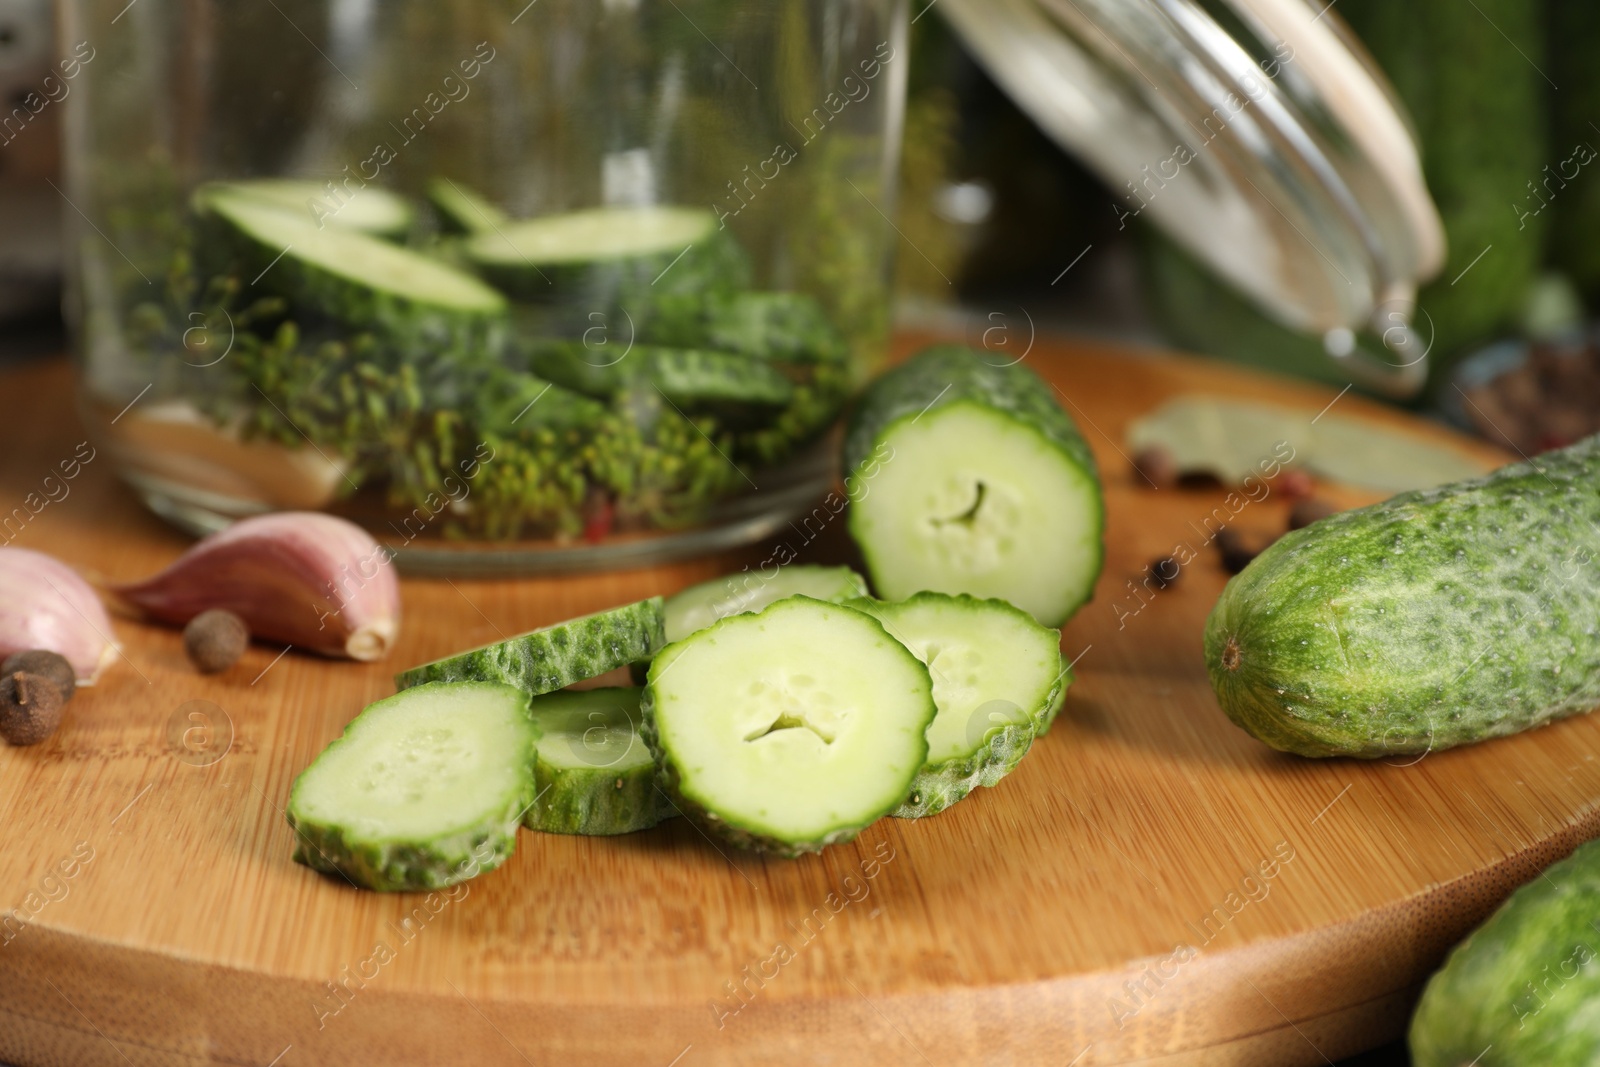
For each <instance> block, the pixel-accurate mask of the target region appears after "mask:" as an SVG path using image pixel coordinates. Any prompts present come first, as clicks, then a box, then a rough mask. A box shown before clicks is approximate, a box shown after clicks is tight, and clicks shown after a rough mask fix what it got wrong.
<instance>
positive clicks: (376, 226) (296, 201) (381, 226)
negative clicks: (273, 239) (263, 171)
mask: <svg viewBox="0 0 1600 1067" xmlns="http://www.w3.org/2000/svg"><path fill="white" fill-rule="evenodd" d="M330 186H332V188H330ZM217 194H222V195H223V196H224V197H227V196H243V197H247V198H249V199H252V200H257V201H260V202H261V203H262V204H263V205H266V206H268V207H273V208H277V209H278V210H280V211H283V212H285V213H287V214H289V215H292V216H293V217H295V218H296V219H298V220H299V221H301V222H306V223H310V224H311V225H313V226H318V227H319V228H320V227H323V226H332V227H335V228H337V229H341V230H355V231H356V232H358V233H365V234H371V235H373V236H375V237H402V236H404V235H405V233H406V231H407V230H409V229H411V224H412V223H413V222H414V221H415V220H416V212H415V211H414V210H413V209H412V207H411V204H410V203H408V202H407V201H406V199H405V198H404V197H402V196H399V195H397V194H395V193H392V192H390V191H389V190H387V189H382V188H379V187H378V186H375V185H365V186H361V187H354V186H352V187H350V188H340V187H338V186H337V184H336V183H333V182H317V181H313V180H311V179H309V178H256V179H251V180H244V181H229V182H214V183H211V184H209V185H205V186H202V187H201V188H200V190H199V192H198V193H197V194H196V201H197V203H200V204H201V205H209V203H210V200H211V198H212V197H213V196H215V195H217Z"/></svg>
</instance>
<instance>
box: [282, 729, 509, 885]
mask: <svg viewBox="0 0 1600 1067" xmlns="http://www.w3.org/2000/svg"><path fill="white" fill-rule="evenodd" d="M528 755H529V760H530V761H531V760H532V758H533V753H532V746H531V745H530V746H529V754H528ZM526 803H527V801H526V800H525V799H519V800H518V802H517V803H515V804H511V805H508V806H507V808H506V810H505V811H504V812H501V813H497V814H496V816H495V817H494V818H493V819H490V820H487V821H485V822H484V823H483V824H482V825H481V826H478V827H474V828H473V829H472V830H470V831H463V832H462V833H460V834H457V835H455V836H453V837H449V838H436V839H434V840H432V841H430V842H429V843H428V846H427V847H425V848H424V847H420V846H417V845H414V844H411V843H408V842H394V841H353V840H350V839H349V838H347V837H346V836H345V835H344V832H343V830H342V829H341V828H340V827H338V826H333V825H325V824H320V823H313V822H307V821H304V820H296V818H295V817H294V814H293V800H292V799H291V801H290V814H289V825H290V826H293V827H294V828H295V848H294V861H295V862H296V863H303V864H305V865H306V866H307V867H310V868H311V869H312V870H314V871H321V872H322V873H324V874H334V875H343V876H344V877H346V878H348V879H350V881H352V882H354V883H355V884H356V885H358V886H361V887H363V888H365V889H375V890H377V891H379V892H384V893H404V892H414V891H418V890H425V889H443V888H444V887H445V886H451V885H455V884H456V883H458V882H465V881H467V880H468V879H471V878H476V877H477V876H478V875H480V874H483V873H484V872H486V871H492V870H494V869H495V868H496V867H498V866H500V864H501V863H502V862H504V861H505V859H506V857H507V856H509V855H511V852H512V850H513V848H515V846H516V843H517V826H518V825H519V816H520V815H521V813H522V808H523V806H524V805H525V804H526Z"/></svg>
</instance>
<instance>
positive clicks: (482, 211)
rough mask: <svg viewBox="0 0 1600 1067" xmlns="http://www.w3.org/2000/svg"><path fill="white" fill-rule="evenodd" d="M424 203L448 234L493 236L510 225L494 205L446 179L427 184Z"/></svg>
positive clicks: (455, 182) (435, 179)
mask: <svg viewBox="0 0 1600 1067" xmlns="http://www.w3.org/2000/svg"><path fill="white" fill-rule="evenodd" d="M428 202H429V203H430V204H432V205H433V209H434V211H435V212H437V213H438V215H439V219H440V221H441V222H443V223H444V228H445V229H446V230H447V231H448V232H451V233H466V234H473V233H493V232H494V231H495V230H497V229H502V228H504V227H506V226H508V225H510V224H511V218H510V216H508V215H507V214H506V213H505V212H504V211H503V210H501V208H500V207H499V206H498V205H496V204H492V203H490V202H489V201H488V200H486V199H485V198H483V197H482V196H480V195H478V194H477V193H476V192H474V191H473V190H471V189H469V188H468V187H467V186H465V185H463V184H461V183H460V182H457V181H454V180H452V179H450V178H434V179H433V180H432V181H430V182H428Z"/></svg>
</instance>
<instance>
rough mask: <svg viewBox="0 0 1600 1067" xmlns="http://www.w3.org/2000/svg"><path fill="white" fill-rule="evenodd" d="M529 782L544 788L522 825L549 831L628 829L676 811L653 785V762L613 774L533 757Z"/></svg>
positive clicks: (605, 833) (601, 833)
mask: <svg viewBox="0 0 1600 1067" xmlns="http://www.w3.org/2000/svg"><path fill="white" fill-rule="evenodd" d="M641 743H642V742H641ZM534 785H535V789H536V790H542V791H543V792H542V793H541V794H540V795H539V800H538V801H537V803H535V804H534V805H533V807H531V808H529V809H528V813H527V814H526V815H524V816H523V817H522V825H524V826H526V827H527V828H528V829H530V830H540V831H543V832H544V833H548V834H582V835H584V836H587V837H609V836H613V835H616V834H631V833H633V832H634V831H636V830H648V829H650V827H652V826H654V825H656V824H657V823H659V822H661V821H662V820H663V819H670V818H672V817H673V816H674V815H676V814H677V812H676V811H674V810H673V807H672V805H671V803H670V802H668V800H667V798H666V797H665V796H663V795H662V793H661V790H660V789H659V788H658V787H657V786H656V769H655V766H654V765H652V764H645V765H643V766H640V767H634V768H631V769H629V770H626V771H623V772H621V773H618V772H616V771H613V770H609V769H608V768H605V767H595V768H592V769H589V770H575V769H573V768H571V767H552V766H551V765H550V764H548V763H546V762H545V761H544V760H542V759H538V758H537V757H535V762H534ZM546 787H548V788H546Z"/></svg>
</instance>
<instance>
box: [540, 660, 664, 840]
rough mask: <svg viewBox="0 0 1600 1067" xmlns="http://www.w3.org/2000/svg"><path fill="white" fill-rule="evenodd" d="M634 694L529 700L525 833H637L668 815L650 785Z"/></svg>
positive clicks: (649, 759)
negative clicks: (535, 740)
mask: <svg viewBox="0 0 1600 1067" xmlns="http://www.w3.org/2000/svg"><path fill="white" fill-rule="evenodd" d="M640 692H641V691H640V690H638V689H624V688H617V689H609V688H608V689H587V690H581V691H566V692H560V693H550V694H547V695H545V696H540V697H534V698H533V703H532V714H533V719H534V721H535V722H536V723H537V724H538V726H539V730H540V738H539V746H538V759H537V761H536V764H535V767H534V788H535V792H536V797H537V799H536V800H535V802H534V803H533V805H532V806H531V807H530V808H529V809H528V813H527V814H526V815H525V816H523V820H522V821H523V825H524V826H526V827H528V829H530V830H542V831H545V832H547V833H560V834H589V835H610V834H626V833H632V832H633V831H635V830H645V829H649V828H650V827H652V826H654V825H656V824H657V823H658V822H660V821H661V820H662V819H665V818H668V817H670V816H671V815H673V814H675V813H674V811H673V809H672V806H671V804H670V803H669V802H668V801H667V799H666V797H665V796H664V795H663V794H662V793H661V791H660V790H659V789H658V788H657V787H656V782H655V777H656V766H655V759H654V757H653V756H652V755H651V753H650V748H649V746H648V745H646V744H645V742H644V738H643V736H642V735H641V733H640V729H639V727H640V722H641V719H640V711H639V697H640Z"/></svg>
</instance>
